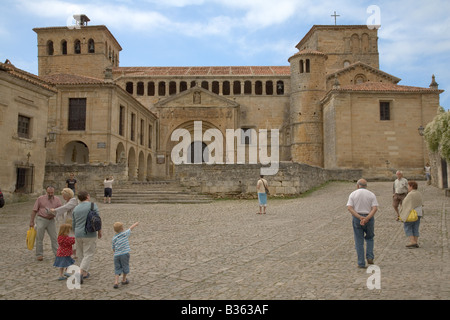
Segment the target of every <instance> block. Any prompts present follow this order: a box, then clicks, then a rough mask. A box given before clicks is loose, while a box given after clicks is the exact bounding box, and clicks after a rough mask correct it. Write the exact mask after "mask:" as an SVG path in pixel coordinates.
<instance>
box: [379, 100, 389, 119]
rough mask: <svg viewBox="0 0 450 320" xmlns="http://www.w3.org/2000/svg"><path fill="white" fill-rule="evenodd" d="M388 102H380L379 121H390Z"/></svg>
mask: <svg viewBox="0 0 450 320" xmlns="http://www.w3.org/2000/svg"><path fill="white" fill-rule="evenodd" d="M390 107H391V106H390V102H380V120H391V110H390V109H391V108H390Z"/></svg>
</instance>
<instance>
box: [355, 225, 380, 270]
mask: <svg viewBox="0 0 450 320" xmlns="http://www.w3.org/2000/svg"><path fill="white" fill-rule="evenodd" d="M352 222H353V235H354V237H355V249H356V254H357V256H358V266H360V267H365V265H366V260H365V257H366V258H367V259H373V258H374V255H373V238H374V237H375V218H374V217H372V219H370V220H369V222H367V224H365V225H364V226H362V225H361V224H360V220H359V219H357V218H355V217H353V221H352ZM364 240H365V241H366V256H365V257H364Z"/></svg>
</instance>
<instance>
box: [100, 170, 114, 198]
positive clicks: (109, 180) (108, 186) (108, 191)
mask: <svg viewBox="0 0 450 320" xmlns="http://www.w3.org/2000/svg"><path fill="white" fill-rule="evenodd" d="M113 182H114V178H113V177H112V176H111V177H106V179H105V181H103V185H104V186H105V194H104V198H103V203H106V200H108V203H111V197H112V184H113Z"/></svg>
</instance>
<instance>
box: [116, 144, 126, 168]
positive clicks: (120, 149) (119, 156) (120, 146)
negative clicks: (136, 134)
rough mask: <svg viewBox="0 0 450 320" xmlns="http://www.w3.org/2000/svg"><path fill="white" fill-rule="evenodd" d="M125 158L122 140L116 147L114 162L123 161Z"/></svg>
mask: <svg viewBox="0 0 450 320" xmlns="http://www.w3.org/2000/svg"><path fill="white" fill-rule="evenodd" d="M126 159H127V155H126V153H125V147H124V146H123V143H122V142H119V143H118V144H117V148H116V163H124V162H125V160H126Z"/></svg>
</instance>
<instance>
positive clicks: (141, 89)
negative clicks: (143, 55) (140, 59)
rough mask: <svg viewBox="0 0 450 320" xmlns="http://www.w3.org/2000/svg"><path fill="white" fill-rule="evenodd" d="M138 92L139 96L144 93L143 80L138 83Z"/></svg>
mask: <svg viewBox="0 0 450 320" xmlns="http://www.w3.org/2000/svg"><path fill="white" fill-rule="evenodd" d="M136 94H137V95H138V96H143V95H144V83H143V82H141V81H140V82H138V83H137V87H136Z"/></svg>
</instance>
